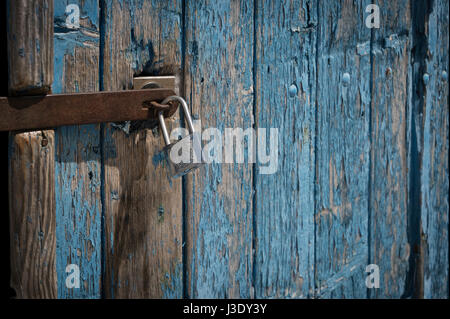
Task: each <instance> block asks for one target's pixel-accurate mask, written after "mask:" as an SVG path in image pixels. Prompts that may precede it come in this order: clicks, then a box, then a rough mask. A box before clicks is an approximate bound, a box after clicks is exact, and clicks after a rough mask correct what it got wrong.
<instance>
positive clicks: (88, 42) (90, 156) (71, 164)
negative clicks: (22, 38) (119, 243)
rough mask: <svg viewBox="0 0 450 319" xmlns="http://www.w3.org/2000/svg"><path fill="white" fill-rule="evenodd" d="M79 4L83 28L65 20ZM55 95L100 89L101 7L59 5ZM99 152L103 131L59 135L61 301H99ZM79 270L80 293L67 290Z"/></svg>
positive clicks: (70, 129) (83, 128) (84, 128)
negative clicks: (68, 270)
mask: <svg viewBox="0 0 450 319" xmlns="http://www.w3.org/2000/svg"><path fill="white" fill-rule="evenodd" d="M69 3H70V4H76V5H78V7H79V11H80V26H79V27H78V28H73V27H70V28H69V26H68V25H67V24H66V21H67V17H68V15H69V14H70V12H74V9H72V10H68V11H69V12H67V13H66V8H67V5H68V4H69ZM54 22H55V30H56V32H55V34H54V36H55V39H54V40H55V75H54V79H55V80H54V83H53V87H52V89H53V92H54V93H72V92H93V91H98V89H99V53H100V50H99V8H98V1H95V0H87V1H68V0H67V1H55V19H54ZM100 150H101V147H100V126H99V125H98V124H94V125H80V126H78V125H77V126H65V127H61V128H58V129H56V130H55V152H56V154H55V192H56V196H55V198H56V244H57V246H56V247H57V249H56V271H57V276H58V298H99V297H100V296H101V245H102V243H101V233H102V232H101V217H102V216H101V212H102V203H101V158H100V154H101V151H100ZM69 264H75V265H77V266H78V267H79V270H80V288H68V287H67V286H66V278H67V276H68V275H69V274H68V273H66V267H67V266H68V265H69Z"/></svg>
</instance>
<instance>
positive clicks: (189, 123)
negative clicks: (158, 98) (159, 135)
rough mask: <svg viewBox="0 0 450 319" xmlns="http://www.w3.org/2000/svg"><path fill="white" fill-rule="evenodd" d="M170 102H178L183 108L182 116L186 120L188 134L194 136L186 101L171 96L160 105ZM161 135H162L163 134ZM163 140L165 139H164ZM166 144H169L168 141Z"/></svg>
mask: <svg viewBox="0 0 450 319" xmlns="http://www.w3.org/2000/svg"><path fill="white" fill-rule="evenodd" d="M170 101H178V102H180V104H181V106H182V107H183V111H184V115H185V118H186V122H187V124H188V129H189V133H190V134H194V124H192V118H191V114H190V113H189V108H188V105H187V103H186V101H185V100H184V99H183V98H182V97H179V96H176V95H172V96H169V97H166V98H165V99H164V101H162V102H161V104H167V103H169V102H170ZM158 116H160V115H158ZM160 122H161V119H160ZM166 133H167V130H166ZM163 134H164V132H163ZM164 139H165V137H164ZM166 143H167V141H166ZM168 144H170V140H169V143H168Z"/></svg>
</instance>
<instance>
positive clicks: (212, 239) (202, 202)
mask: <svg viewBox="0 0 450 319" xmlns="http://www.w3.org/2000/svg"><path fill="white" fill-rule="evenodd" d="M185 21H186V22H185V24H186V26H185V38H186V40H185V41H186V53H185V60H186V62H185V63H186V68H185V96H186V97H187V99H188V103H189V104H190V106H191V108H192V112H193V114H194V119H200V120H201V126H202V127H203V128H205V129H206V128H212V127H214V128H217V129H218V130H219V131H220V132H221V134H222V136H223V135H224V133H225V128H226V127H230V128H238V127H239V128H242V129H244V130H245V129H247V128H251V127H252V125H253V73H252V66H253V3H252V1H219V2H217V1H188V2H186V11H185ZM222 155H223V154H222ZM222 161H223V159H222ZM185 190H186V194H185V197H186V201H185V207H186V221H185V222H186V244H187V247H186V268H187V269H186V273H187V274H186V276H187V278H186V286H187V289H186V290H187V291H186V293H187V295H188V296H189V297H191V298H238V297H243V298H245V297H246V298H249V297H252V296H253V293H252V291H251V290H252V289H251V284H252V283H251V281H252V224H253V222H252V215H253V206H252V197H253V191H252V165H251V164H248V163H247V162H246V163H244V164H225V163H220V164H219V163H211V164H209V165H206V166H205V167H202V168H200V169H197V170H196V171H195V172H193V173H190V174H189V175H188V176H187V178H186V188H185Z"/></svg>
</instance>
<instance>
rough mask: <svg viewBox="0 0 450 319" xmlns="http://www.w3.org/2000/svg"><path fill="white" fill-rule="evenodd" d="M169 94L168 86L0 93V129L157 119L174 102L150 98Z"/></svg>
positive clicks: (167, 113) (173, 107)
mask: <svg viewBox="0 0 450 319" xmlns="http://www.w3.org/2000/svg"><path fill="white" fill-rule="evenodd" d="M171 95H175V92H174V91H172V90H169V89H147V90H133V91H117V92H95V93H77V94H55V95H46V96H23V97H1V98H0V111H1V113H2V116H1V117H0V131H15V130H29V129H43V128H52V127H56V126H63V125H77V124H91V123H102V122H121V121H134V120H148V119H157V113H158V112H159V111H161V110H163V111H164V116H165V117H169V116H171V115H172V114H173V113H174V112H175V111H176V109H177V105H175V104H171V105H170V106H168V107H167V108H164V106H161V105H158V104H157V103H152V102H161V101H162V100H163V99H165V98H166V97H168V96H171Z"/></svg>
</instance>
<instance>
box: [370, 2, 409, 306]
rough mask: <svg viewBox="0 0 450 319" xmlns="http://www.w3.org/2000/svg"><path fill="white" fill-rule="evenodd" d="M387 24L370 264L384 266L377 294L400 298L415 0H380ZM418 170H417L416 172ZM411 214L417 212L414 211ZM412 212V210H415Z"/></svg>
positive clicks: (382, 41) (375, 89)
mask: <svg viewBox="0 0 450 319" xmlns="http://www.w3.org/2000/svg"><path fill="white" fill-rule="evenodd" d="M379 6H380V15H381V17H382V23H380V29H374V39H373V52H372V68H373V69H372V73H373V74H372V83H373V86H372V116H371V122H372V123H371V127H372V136H371V140H372V151H371V163H372V164H371V185H370V200H371V201H370V239H369V240H370V263H371V264H376V265H378V267H379V269H380V288H379V289H370V290H369V293H370V294H369V296H370V297H371V298H400V297H401V296H402V295H403V293H404V291H405V288H406V286H405V285H406V280H407V271H408V269H409V257H410V249H411V247H410V243H409V242H408V229H407V228H408V224H409V222H408V197H409V195H408V191H409V188H408V184H409V180H408V171H409V170H410V169H412V170H414V169H413V168H409V167H408V166H409V163H408V129H409V127H408V126H409V125H410V123H411V122H410V115H409V111H410V109H411V105H410V98H411V95H410V81H411V67H410V62H411V59H410V50H411V41H410V37H409V31H408V30H409V29H410V27H411V16H410V11H411V10H410V7H409V1H407V0H405V1H396V2H392V1H379ZM412 173H413V174H414V172H412ZM410 213H411V212H410ZM410 213H409V214H410Z"/></svg>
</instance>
